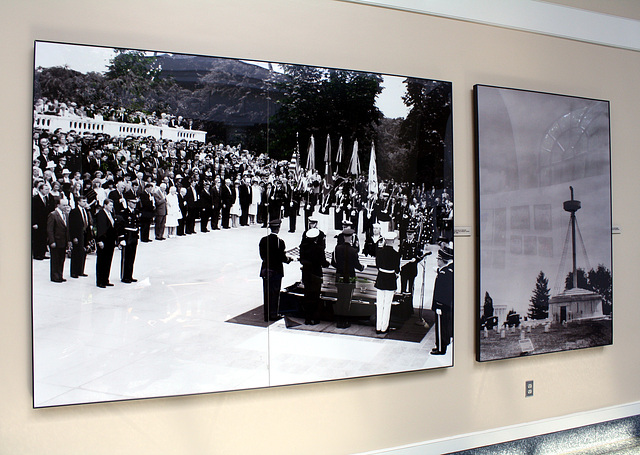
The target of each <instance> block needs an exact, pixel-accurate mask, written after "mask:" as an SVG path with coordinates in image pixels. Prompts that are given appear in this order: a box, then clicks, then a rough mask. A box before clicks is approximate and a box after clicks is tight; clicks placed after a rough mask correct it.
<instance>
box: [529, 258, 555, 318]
mask: <svg viewBox="0 0 640 455" xmlns="http://www.w3.org/2000/svg"><path fill="white" fill-rule="evenodd" d="M550 295H551V291H550V289H549V280H548V279H547V277H546V276H545V275H544V272H542V270H541V271H540V273H539V274H538V277H537V278H536V285H535V288H534V289H533V294H532V295H531V298H530V299H529V302H531V304H530V305H529V312H528V316H529V317H530V318H531V319H546V318H547V317H548V316H549V297H550Z"/></svg>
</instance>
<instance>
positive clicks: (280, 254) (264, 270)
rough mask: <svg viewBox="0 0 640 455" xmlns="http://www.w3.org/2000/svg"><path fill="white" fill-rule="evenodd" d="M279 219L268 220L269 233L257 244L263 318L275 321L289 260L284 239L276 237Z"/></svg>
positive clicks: (278, 229) (277, 316)
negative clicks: (260, 263)
mask: <svg viewBox="0 0 640 455" xmlns="http://www.w3.org/2000/svg"><path fill="white" fill-rule="evenodd" d="M280 224H281V222H280V220H272V221H270V222H269V229H270V231H271V232H270V233H269V235H266V236H265V237H262V239H261V240H260V244H259V252H260V259H262V266H261V267H260V277H261V278H262V285H263V286H262V290H263V298H264V303H263V309H264V320H265V321H275V320H277V319H279V315H278V303H279V301H280V287H281V285H282V278H283V277H284V265H283V264H285V263H286V264H288V263H289V262H291V260H292V259H291V258H289V257H288V256H287V255H286V253H285V250H286V246H285V243H284V240H282V239H281V238H280V237H278V233H279V232H280Z"/></svg>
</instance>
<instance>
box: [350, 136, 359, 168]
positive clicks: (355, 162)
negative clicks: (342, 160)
mask: <svg viewBox="0 0 640 455" xmlns="http://www.w3.org/2000/svg"><path fill="white" fill-rule="evenodd" d="M349 172H350V173H351V174H353V175H359V174H360V160H359V159H358V140H357V139H356V140H355V141H354V142H353V153H352V154H351V161H350V162H349Z"/></svg>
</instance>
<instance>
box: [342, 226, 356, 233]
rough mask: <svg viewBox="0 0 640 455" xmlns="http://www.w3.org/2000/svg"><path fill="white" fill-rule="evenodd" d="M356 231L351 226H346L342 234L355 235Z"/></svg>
mask: <svg viewBox="0 0 640 455" xmlns="http://www.w3.org/2000/svg"><path fill="white" fill-rule="evenodd" d="M354 232H355V231H354V230H353V229H351V228H346V229H344V230H343V231H342V235H353V233H354Z"/></svg>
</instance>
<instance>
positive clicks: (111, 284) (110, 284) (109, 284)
mask: <svg viewBox="0 0 640 455" xmlns="http://www.w3.org/2000/svg"><path fill="white" fill-rule="evenodd" d="M106 286H115V284H113V283H106Z"/></svg>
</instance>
